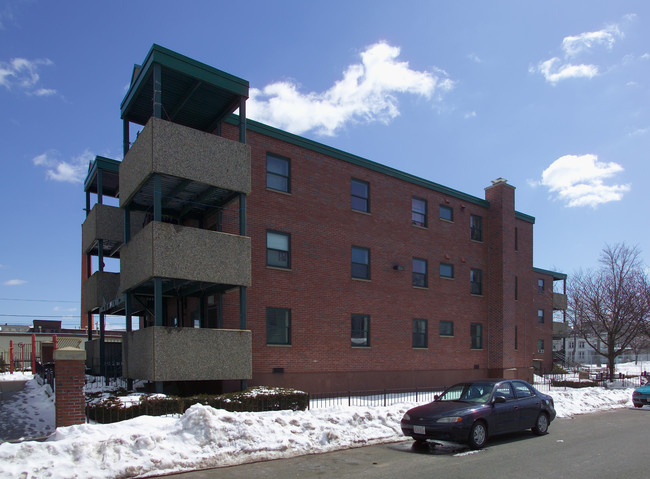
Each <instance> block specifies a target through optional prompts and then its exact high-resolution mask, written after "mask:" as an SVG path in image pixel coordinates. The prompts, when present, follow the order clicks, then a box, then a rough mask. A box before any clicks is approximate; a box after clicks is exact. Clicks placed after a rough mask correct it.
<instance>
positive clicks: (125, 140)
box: [122, 119, 131, 156]
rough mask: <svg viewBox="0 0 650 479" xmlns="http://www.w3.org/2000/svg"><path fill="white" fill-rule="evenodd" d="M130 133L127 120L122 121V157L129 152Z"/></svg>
mask: <svg viewBox="0 0 650 479" xmlns="http://www.w3.org/2000/svg"><path fill="white" fill-rule="evenodd" d="M130 135H131V133H130V132H129V120H126V119H125V120H124V121H123V126H122V149H123V150H124V151H123V154H124V156H126V154H127V153H128V152H129V149H130V147H131V137H130Z"/></svg>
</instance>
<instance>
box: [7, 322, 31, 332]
mask: <svg viewBox="0 0 650 479" xmlns="http://www.w3.org/2000/svg"><path fill="white" fill-rule="evenodd" d="M30 329H31V327H30V326H25V325H22V324H4V325H0V332H3V333H27V332H29V330H30Z"/></svg>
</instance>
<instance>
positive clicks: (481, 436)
mask: <svg viewBox="0 0 650 479" xmlns="http://www.w3.org/2000/svg"><path fill="white" fill-rule="evenodd" d="M487 437H488V435H487V428H486V427H485V424H484V423H482V422H475V423H474V425H473V426H472V429H471V430H470V432H469V447H471V448H472V449H481V448H482V447H483V446H485V443H486V442H487Z"/></svg>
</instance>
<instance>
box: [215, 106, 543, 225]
mask: <svg viewBox="0 0 650 479" xmlns="http://www.w3.org/2000/svg"><path fill="white" fill-rule="evenodd" d="M237 118H238V117H237V115H231V116H230V118H228V119H227V120H226V121H228V123H231V124H233V125H238V124H239V120H238V119H237ZM246 129H248V130H251V131H255V132H257V133H261V134H263V135H267V136H270V137H272V138H276V139H278V140H282V141H286V142H287V143H291V144H293V145H296V146H299V147H301V148H307V149H309V150H312V151H315V152H318V153H323V154H325V155H328V156H331V157H333V158H336V159H339V160H342V161H346V162H348V163H352V164H355V165H357V166H362V167H364V168H368V169H370V170H373V171H377V172H379V173H384V174H386V175H389V176H392V177H394V178H398V179H400V180H403V181H406V182H409V183H413V184H415V185H418V186H423V187H424V188H428V189H430V190H434V191H437V192H439V193H443V194H445V195H449V196H452V197H454V198H458V199H460V200H463V201H467V202H468V203H473V204H476V205H479V206H484V207H486V208H489V207H490V202H489V201H487V200H484V199H482V198H478V197H476V196H472V195H468V194H466V193H462V192H460V191H457V190H454V189H452V188H448V187H446V186H442V185H440V184H438V183H434V182H433V181H429V180H425V179H423V178H420V177H417V176H414V175H410V174H408V173H405V172H403V171H400V170H397V169H395V168H391V167H389V166H386V165H382V164H380V163H376V162H374V161H370V160H367V159H365V158H362V157H360V156H356V155H353V154H351V153H347V152H345V151H342V150H338V149H336V148H332V147H331V146H327V145H324V144H322V143H318V142H316V141H313V140H309V139H307V138H304V137H302V136H298V135H294V134H293V133H289V132H286V131H284V130H280V129H278V128H274V127H272V126H269V125H265V124H264V123H260V122H258V121H255V120H251V119H246ZM515 217H516V218H517V219H520V220H522V221H527V222H529V223H533V224H534V223H535V218H534V217H533V216H530V215H527V214H524V213H519V212H517V211H515Z"/></svg>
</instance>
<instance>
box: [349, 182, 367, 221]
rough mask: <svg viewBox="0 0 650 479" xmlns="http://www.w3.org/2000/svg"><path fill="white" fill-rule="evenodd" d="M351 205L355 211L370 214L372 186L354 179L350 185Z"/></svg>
mask: <svg viewBox="0 0 650 479" xmlns="http://www.w3.org/2000/svg"><path fill="white" fill-rule="evenodd" d="M350 204H351V206H352V209H353V210H357V211H363V212H364V213H370V185H369V184H368V183H367V182H365V181H361V180H355V179H354V178H353V179H352V181H351V183H350Z"/></svg>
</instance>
